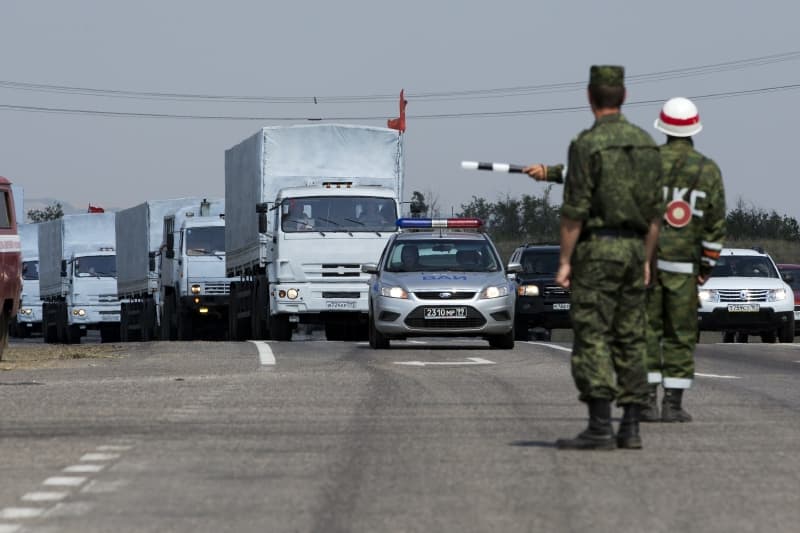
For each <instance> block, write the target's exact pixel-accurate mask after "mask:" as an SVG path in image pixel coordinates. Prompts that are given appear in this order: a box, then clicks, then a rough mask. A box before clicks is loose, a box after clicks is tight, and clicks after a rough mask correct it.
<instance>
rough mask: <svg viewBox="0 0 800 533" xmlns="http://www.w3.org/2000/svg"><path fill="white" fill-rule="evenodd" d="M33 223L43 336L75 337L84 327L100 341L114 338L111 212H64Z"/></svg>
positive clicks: (116, 301) (52, 339) (116, 300)
mask: <svg viewBox="0 0 800 533" xmlns="http://www.w3.org/2000/svg"><path fill="white" fill-rule="evenodd" d="M38 226H39V295H40V297H41V299H42V334H43V336H44V341H45V342H48V343H67V344H71V343H79V342H80V340H81V337H83V336H85V335H86V332H87V330H90V329H97V330H99V331H100V338H101V340H102V341H103V342H113V341H116V340H119V336H120V303H119V298H118V297H117V278H116V276H117V261H116V252H115V248H114V246H115V244H116V240H115V231H114V213H87V214H80V215H65V216H63V217H62V218H59V219H56V220H51V221H48V222H42V223H40V224H38Z"/></svg>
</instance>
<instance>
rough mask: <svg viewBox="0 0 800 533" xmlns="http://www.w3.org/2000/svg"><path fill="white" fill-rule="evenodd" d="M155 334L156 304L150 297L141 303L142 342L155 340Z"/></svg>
mask: <svg viewBox="0 0 800 533" xmlns="http://www.w3.org/2000/svg"><path fill="white" fill-rule="evenodd" d="M157 336H158V331H156V305H155V302H154V301H153V300H152V299H147V300H145V301H144V302H143V303H142V342H149V341H152V340H155V339H156V338H157Z"/></svg>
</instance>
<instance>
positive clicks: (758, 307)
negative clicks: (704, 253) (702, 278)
mask: <svg viewBox="0 0 800 533" xmlns="http://www.w3.org/2000/svg"><path fill="white" fill-rule="evenodd" d="M698 296H699V299H700V308H699V309H698V321H699V326H700V330H701V331H722V332H723V340H724V341H725V342H733V341H734V339H736V340H738V341H739V342H747V336H748V335H760V336H761V340H762V342H775V341H776V340H779V341H780V342H793V341H794V296H793V294H792V288H791V287H790V286H789V285H788V284H787V283H786V282H784V281H783V279H782V278H781V275H780V273H779V272H778V268H777V267H776V266H775V262H774V261H773V260H772V258H771V257H770V256H769V255H768V254H766V253H763V252H761V251H757V250H748V249H742V248H723V250H722V253H721V254H720V257H719V260H718V261H717V264H716V266H714V270H713V271H712V273H711V278H710V279H709V280H708V281H707V282H706V283H705V284H703V285H701V286H700V287H699V288H698Z"/></svg>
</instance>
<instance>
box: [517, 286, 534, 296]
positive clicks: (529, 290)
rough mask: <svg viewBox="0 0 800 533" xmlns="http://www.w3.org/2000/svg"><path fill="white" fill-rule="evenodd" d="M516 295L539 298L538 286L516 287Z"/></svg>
mask: <svg viewBox="0 0 800 533" xmlns="http://www.w3.org/2000/svg"><path fill="white" fill-rule="evenodd" d="M517 294H518V295H519V296H539V286H538V285H520V286H519V287H517Z"/></svg>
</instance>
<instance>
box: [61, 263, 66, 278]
mask: <svg viewBox="0 0 800 533" xmlns="http://www.w3.org/2000/svg"><path fill="white" fill-rule="evenodd" d="M61 277H62V278H66V277H67V260H66V259H62V260H61Z"/></svg>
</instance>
